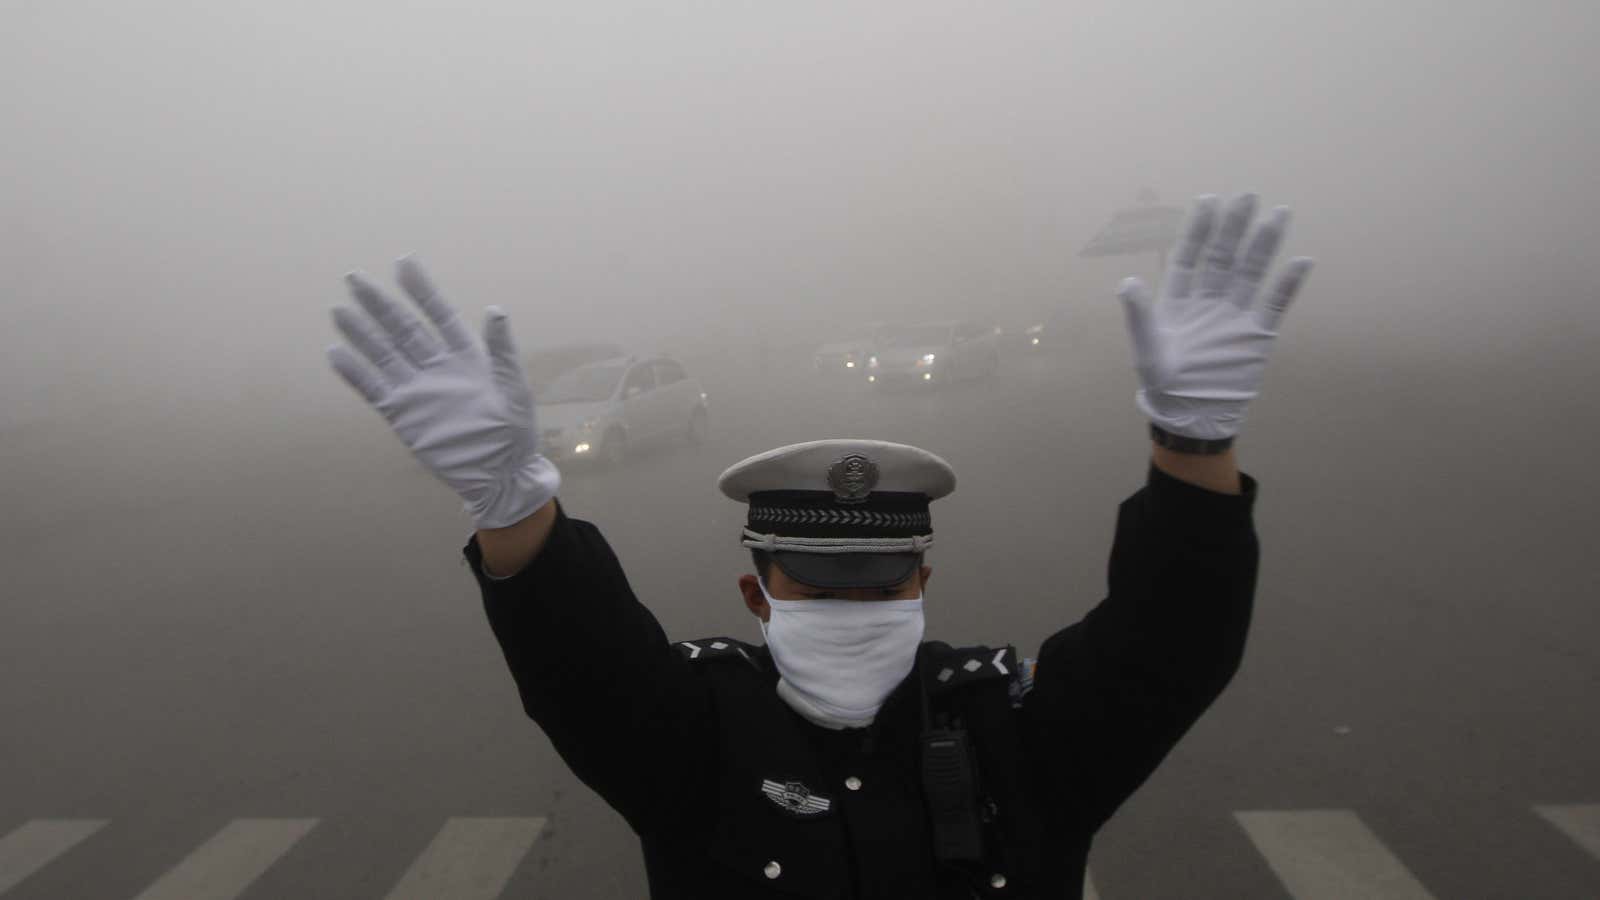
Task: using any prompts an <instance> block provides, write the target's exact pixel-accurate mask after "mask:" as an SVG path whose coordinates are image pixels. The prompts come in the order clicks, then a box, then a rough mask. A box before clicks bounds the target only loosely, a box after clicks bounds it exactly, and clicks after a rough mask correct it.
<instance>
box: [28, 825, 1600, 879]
mask: <svg viewBox="0 0 1600 900" xmlns="http://www.w3.org/2000/svg"><path fill="white" fill-rule="evenodd" d="M1530 812H1531V814H1534V815H1537V816H1538V817H1539V818H1541V819H1543V820H1544V821H1545V822H1547V823H1549V825H1550V826H1551V828H1552V833H1558V834H1560V835H1563V836H1565V838H1566V839H1568V840H1570V841H1571V842H1572V843H1573V844H1575V845H1577V846H1578V847H1580V848H1581V849H1583V850H1584V851H1586V852H1587V853H1588V854H1589V855H1590V856H1591V857H1594V858H1595V859H1596V861H1600V803H1579V804H1565V805H1540V806H1534V807H1532V808H1531V810H1530ZM1233 818H1234V820H1235V822H1237V824H1238V826H1239V827H1240V828H1241V829H1243V831H1244V833H1245V834H1246V835H1247V836H1248V838H1249V840H1250V842H1251V844H1252V845H1253V846H1254V847H1255V849H1256V850H1257V851H1258V852H1259V853H1260V854H1261V856H1262V857H1263V858H1264V859H1265V861H1266V863H1267V865H1268V866H1269V867H1270V868H1271V870H1272V872H1273V873H1274V874H1275V875H1276V876H1277V878H1278V880H1279V881H1280V882H1281V883H1282V885H1283V888H1284V890H1285V891H1286V892H1287V893H1288V895H1289V896H1291V897H1293V898H1294V900H1345V898H1350V897H1361V898H1364V900H1434V895H1433V894H1432V893H1430V892H1429V891H1428V889H1427V888H1426V887H1425V886H1424V885H1423V884H1422V883H1421V881H1419V880H1418V878H1417V877H1416V876H1415V875H1414V874H1413V873H1412V872H1411V871H1410V870H1409V869H1407V868H1406V866H1405V864H1404V863H1403V862H1402V861H1401V860H1400V859H1399V858H1398V857H1396V856H1395V855H1394V854H1393V853H1392V852H1391V851H1390V850H1389V849H1388V848H1387V847H1386V846H1385V845H1384V843H1383V841H1382V839H1381V838H1379V837H1378V835H1377V834H1376V833H1375V832H1373V830H1372V829H1371V828H1369V827H1368V826H1367V825H1366V824H1365V823H1364V822H1363V821H1362V820H1361V818H1360V816H1358V815H1357V814H1356V813H1355V812H1354V811H1352V810H1348V809H1302V810H1241V811H1237V812H1235V813H1234V814H1233ZM108 821H109V820H106V819H34V820H31V821H28V822H25V823H23V824H22V825H20V826H17V827H16V828H14V829H13V830H11V831H10V832H9V833H7V834H5V835H4V836H0V896H3V895H4V894H6V893H7V892H9V891H10V890H11V889H12V888H13V887H16V886H17V885H19V884H21V883H23V882H24V881H26V880H27V879H28V878H29V877H30V876H32V875H34V874H35V873H37V872H39V871H41V870H43V869H45V868H46V867H47V866H50V865H51V864H61V865H67V864H71V862H72V860H71V859H63V857H67V856H68V854H69V853H73V851H75V850H76V851H77V852H78V853H80V854H81V853H87V852H89V851H91V850H92V843H93V837H94V835H95V833H96V832H98V831H99V830H100V829H101V828H103V827H104V826H105V825H106V824H108ZM318 821H319V820H317V819H313V818H295V819H235V820H233V821H231V822H229V823H228V824H226V825H225V826H223V827H222V828H221V829H220V830H219V831H217V832H216V833H215V834H214V835H212V836H211V837H210V838H208V839H207V840H205V841H204V842H203V843H201V845H200V846H199V847H197V848H195V849H194V850H193V851H192V852H190V853H189V854H188V855H187V856H185V857H184V858H183V859H181V860H179V861H177V863H176V864H175V865H173V866H172V868H170V869H169V870H167V871H166V872H165V874H163V875H161V876H160V877H159V878H157V879H156V880H155V881H154V882H153V883H152V884H150V885H149V886H148V887H146V888H145V889H144V890H142V891H140V892H139V893H138V894H137V895H136V896H135V897H134V900H232V898H236V897H238V896H239V895H241V894H242V893H244V891H245V890H246V889H247V888H249V887H250V885H251V884H252V883H253V882H255V880H256V879H257V878H259V877H260V876H261V875H262V874H263V873H265V872H266V871H267V870H268V869H269V868H271V867H272V866H273V865H274V864H275V863H276V862H277V861H278V860H279V859H280V858H281V857H282V856H283V855H284V854H286V853H287V852H288V851H289V850H290V849H291V848H292V847H294V845H295V844H296V843H298V842H299V841H300V840H301V839H302V838H304V837H305V836H306V835H307V834H309V833H310V832H311V831H312V830H313V829H314V828H315V827H316V826H317V824H318ZM545 824H546V820H545V819H543V818H516V817H498V818H451V819H448V820H446V821H445V823H444V825H443V827H441V828H440V829H439V831H438V833H437V834H435V836H434V837H433V840H432V841H431V842H429V844H428V845H427V847H426V848H424V849H423V851H422V852H421V854H419V855H418V856H417V858H416V859H415V860H414V861H413V862H412V863H411V865H410V866H409V867H408V868H407V869H406V870H405V871H404V872H403V873H401V874H400V876H399V878H398V880H397V881H396V882H395V884H394V887H393V888H392V889H391V890H390V891H389V892H388V893H387V894H386V895H385V900H424V898H429V900H432V898H440V897H449V898H451V900H494V898H496V897H499V896H500V894H501V892H502V891H503V890H504V888H505V886H506V884H507V882H509V881H510V879H511V876H512V875H513V873H514V872H515V871H516V869H517V867H518V866H519V865H520V864H521V862H522V860H523V858H524V857H525V856H526V855H527V854H528V852H529V850H530V849H532V847H533V845H534V842H535V841H537V840H538V838H539V835H540V833H541V832H542V831H543V830H544V828H545ZM86 844H87V845H89V846H84V845H86ZM80 847H81V848H82V849H79V848H80ZM73 858H74V859H75V858H77V854H74V856H73ZM1084 897H1085V900H1112V898H1110V897H1109V896H1108V895H1104V894H1102V893H1100V892H1099V891H1098V890H1097V889H1096V887H1095V884H1094V881H1093V877H1092V875H1091V876H1090V877H1089V878H1087V879H1086V880H1085V883H1084Z"/></svg>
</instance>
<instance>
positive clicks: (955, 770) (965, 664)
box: [329, 194, 1310, 900]
mask: <svg viewBox="0 0 1600 900" xmlns="http://www.w3.org/2000/svg"><path fill="white" fill-rule="evenodd" d="M1254 211H1255V197H1254V196H1253V195H1250V194H1245V195H1241V196H1240V197H1238V198H1236V199H1235V200H1234V201H1232V202H1231V203H1229V204H1228V205H1227V207H1226V208H1225V209H1224V208H1222V206H1221V204H1220V202H1219V201H1218V200H1217V198H1215V197H1212V196H1206V197H1202V198H1200V199H1199V200H1198V201H1197V203H1196V207H1195V211H1194V214H1193V215H1192V216H1191V219H1190V222H1189V225H1188V228H1187V230H1186V233H1185V235H1184V236H1183V238H1182V240H1181V242H1180V245H1179V247H1178V250H1177V252H1176V253H1175V255H1174V258H1173V262H1172V265H1171V268H1170V271H1169V273H1168V277H1167V279H1166V282H1165V284H1164V286H1163V292H1162V295H1161V297H1160V299H1159V300H1157V301H1152V300H1151V298H1150V297H1149V295H1148V292H1147V291H1146V290H1145V288H1144V286H1143V285H1142V284H1141V283H1139V282H1138V281H1137V280H1134V279H1130V280H1128V281H1126V282H1124V284H1123V287H1122V290H1121V297H1122V301H1123V306H1124V311H1125V314H1126V318H1127V324H1128V327H1129V331H1130V334H1131V336H1132V340H1133V347H1134V356H1135V361H1136V368H1137V371H1138V374H1139V380H1140V387H1139V390H1138V392H1137V395H1136V402H1137V404H1138V406H1139V409H1140V410H1141V411H1142V412H1143V413H1144V414H1145V416H1146V417H1148V418H1149V420H1150V423H1151V424H1150V429H1151V430H1150V436H1151V438H1152V439H1153V441H1154V446H1153V448H1152V451H1151V453H1152V455H1151V460H1150V465H1149V467H1148V469H1147V475H1146V483H1145V485H1144V486H1143V487H1142V488H1141V489H1139V490H1138V491H1136V492H1135V493H1133V494H1132V495H1131V496H1130V497H1128V498H1127V499H1126V500H1124V501H1123V503H1122V504H1121V507H1120V508H1119V510H1118V516H1117V524H1116V535H1115V540H1114V543H1113V546H1112V551H1111V562H1110V578H1109V591H1108V595H1107V597H1106V598H1105V599H1104V600H1103V601H1102V602H1101V603H1100V604H1099V605H1097V606H1096V607H1095V608H1094V609H1093V610H1091V611H1090V612H1089V613H1088V614H1087V615H1086V616H1084V617H1083V619H1082V620H1081V621H1079V622H1077V623H1075V624H1071V625H1068V626H1067V627H1065V628H1063V629H1061V630H1060V631H1057V632H1056V633H1055V634H1053V635H1050V636H1049V637H1048V638H1047V639H1046V640H1045V641H1044V643H1043V646H1042V647H1041V649H1040V650H1039V653H1038V657H1037V659H1036V660H1020V659H1018V658H1017V655H1016V652H1015V651H1014V649H1013V648H1011V647H960V648H956V647H951V646H948V645H946V644H942V643H937V642H927V641H924V640H923V618H922V599H921V597H922V590H923V586H924V584H925V582H926V581H927V579H928V575H929V571H930V570H929V569H928V568H927V567H926V566H925V565H923V553H924V551H925V550H926V549H927V548H928V547H929V546H931V543H932V524H931V518H930V515H929V502H930V501H932V500H934V499H937V498H939V497H941V496H944V495H946V494H948V493H949V492H950V491H951V490H953V489H954V487H955V476H954V473H953V472H952V471H951V469H950V467H949V465H947V464H946V463H945V462H944V461H943V460H941V459H940V458H939V457H937V456H935V455H933V454H932V453H929V452H927V451H925V450H920V449H918V448H915V447H908V446H905V445H900V444H889V443H885V442H881V441H866V440H843V441H815V442H810V443H804V444H797V445H793V446H788V447H781V448H778V449H776V450H772V451H770V452H768V453H764V454H760V455H757V456H754V457H751V458H750V459H747V460H745V461H743V462H741V463H739V464H737V465H735V466H733V467H732V468H730V469H728V470H727V471H726V472H724V473H723V475H722V478H721V479H720V487H721V489H722V490H723V492H724V493H725V494H727V495H728V496H729V497H731V498H733V499H736V500H739V501H742V502H746V503H748V505H749V506H748V513H747V519H746V525H745V528H744V530H743V532H742V536H741V538H740V540H741V543H742V545H743V546H745V547H747V548H749V549H750V550H751V551H752V555H753V560H754V563H755V568H756V573H755V574H751V575H746V576H744V577H742V578H741V579H740V588H741V591H742V593H743V595H744V600H745V603H746V606H747V607H748V608H749V610H750V611H751V612H752V613H754V614H755V615H756V616H757V617H758V618H759V619H760V620H761V630H762V633H763V635H764V637H765V644H764V645H754V644H747V643H744V642H741V641H738V640H734V639H732V638H729V637H711V638H701V639H696V640H689V641H678V642H672V641H669V640H668V639H667V636H666V634H665V633H664V632H663V630H662V628H661V626H660V625H659V624H658V623H657V621H656V619H655V617H654V616H653V615H651V613H650V611H649V610H648V609H646V608H645V607H644V606H643V605H642V604H640V603H639V601H638V600H637V599H636V598H635V596H634V594H633V590H632V588H631V587H630V586H629V583H628V580H627V578H626V577H625V576H624V574H623V571H622V567H621V565H620V564H619V563H618V562H617V559H616V556H615V555H614V554H613V553H612V551H611V548H610V547H609V546H608V545H607V544H606V541H605V539H604V538H603V537H601V535H600V532H599V531H598V530H597V529H596V528H595V526H594V525H592V524H590V523H588V522H585V521H582V520H580V519H575V518H569V517H568V516H567V511H566V510H565V508H564V507H563V506H562V505H561V504H560V502H559V501H558V500H556V499H555V497H556V493H557V490H558V488H559V485H560V476H559V473H558V472H557V471H556V469H555V467H554V466H552V465H551V464H550V462H549V461H548V460H547V459H545V457H543V456H542V455H540V454H539V453H538V441H537V434H538V432H537V430H536V428H535V424H534V412H535V411H534V407H533V400H532V397H531V394H530V392H529V390H528V386H527V383H526V380H525V379H524V377H523V375H522V371H521V369H520V366H519V364H518V362H517V354H516V349H515V347H514V345H513V343H512V341H511V334H510V329H509V325H508V323H507V320H506V317H505V315H504V314H503V313H502V312H501V311H499V310H498V309H496V308H494V307H491V308H490V310H489V317H488V321H487V325H486V327H485V334H484V342H483V344H482V345H480V344H479V343H478V341H477V340H476V339H475V338H474V337H473V336H472V335H471V334H470V333H469V332H468V331H467V330H466V328H465V327H464V326H463V325H462V323H461V321H460V319H459V318H458V317H457V315H456V313H455V311H454V309H453V308H452V307H451V306H450V305H449V304H447V303H446V302H445V301H444V300H443V298H442V297H441V296H440V295H439V293H438V291H437V290H436V289H435V287H434V286H433V284H432V283H431V282H430V281H429V279H428V278H427V276H426V275H425V274H424V273H423V271H422V269H421V268H420V266H419V265H418V264H417V263H416V261H415V260H414V259H404V260H401V262H400V264H399V280H400V283H401V285H402V286H403V287H404V289H405V291H406V292H407V293H408V294H409V295H410V296H411V298H412V299H413V300H414V301H415V303H416V304H417V306H418V307H419V308H420V309H421V311H422V312H423V313H424V314H425V316H426V317H427V319H428V320H429V321H430V322H431V323H432V324H433V326H434V328H435V329H437V334H435V332H434V331H432V330H430V329H429V328H428V327H426V326H425V325H424V324H423V323H422V321H421V320H419V319H418V318H416V317H415V316H414V315H412V314H411V313H409V312H408V311H406V310H405V309H404V308H403V307H402V306H401V305H400V304H398V303H397V302H395V301H394V300H392V299H390V298H389V297H388V296H387V295H386V294H385V293H384V291H383V290H382V289H381V288H380V287H378V286H377V285H376V284H375V283H373V282H372V281H370V280H368V279H367V278H365V277H363V276H361V275H358V274H353V275H351V276H350V277H349V284H350V288H351V292H352V294H353V295H354V297H355V299H356V300H357V302H358V303H359V304H360V305H361V306H362V307H363V309H364V310H365V311H366V313H367V314H368V316H362V315H361V314H359V313H356V312H355V311H353V310H350V309H347V308H339V309H336V310H335V311H334V318H335V323H336V325H337V327H338V328H339V330H340V331H341V332H342V333H343V334H344V336H345V338H346V339H347V341H348V343H349V346H343V345H336V346H334V347H331V348H330V349H329V358H330V361H331V363H332V365H333V367H334V368H335V369H336V370H337V371H338V372H339V374H340V375H342V376H343V377H344V378H345V380H346V381H348V382H349V383H350V384H351V385H352V386H353V387H354V388H355V389H356V390H357V391H358V392H359V393H360V394H361V395H362V396H363V397H364V398H365V399H366V400H367V401H368V402H369V403H370V404H372V405H373V406H374V407H375V408H376V409H377V410H378V411H379V412H380V413H381V414H382V415H383V416H384V417H385V418H386V419H387V420H388V421H389V423H390V424H391V426H392V427H393V428H394V430H395V432H396V434H397V435H398V436H399V437H400V438H401V440H402V441H403V442H405V444H406V445H407V447H409V448H410V449H411V450H412V452H413V453H414V454H415V455H416V456H417V457H418V459H420V460H421V461H422V462H423V463H424V465H426V466H427V467H428V468H429V469H430V470H431V471H433V472H434V473H435V474H436V475H437V476H438V477H439V478H440V479H441V480H443V481H445V482H446V483H447V484H449V485H450V486H451V487H453V488H454V489H455V490H456V491H457V493H458V494H459V495H460V496H461V497H462V499H463V501H464V504H465V508H466V510H467V512H468V514H469V515H470V516H471V517H472V518H473V520H474V522H475V524H476V525H477V531H476V533H475V534H474V535H473V536H472V538H471V539H470V540H469V541H468V543H467V544H466V546H465V548H464V554H465V558H466V560H467V562H468V563H469V564H470V566H471V569H472V572H473V575H474V577H475V578H476V580H477V582H478V584H479V586H480V588H481V590H482V594H483V601H484V606H485V609H486V610H487V613H488V617H489V622H490V625H491V627H492V629H493V631H494V634H495V636H496V638H497V640H498V641H499V643H500V646H501V648H502V650H503V651H504V653H505V658H506V662H507V663H508V665H509V667H510V670H511V674H512V676H513V677H514V678H515V680H516V684H517V688H518V691H519V693H520V695H521V698H522V703H523V707H524V709H525V710H526V712H527V714H528V715H529V716H530V717H532V718H533V719H534V721H536V722H537V723H538V724H539V726H540V727H541V728H542V729H544V731H545V733H546V734H547V735H548V736H549V738H550V740H551V743H552V744H553V745H554V746H555V748H556V750H557V751H558V752H559V753H560V754H561V756H562V758H563V759H564V760H566V762H567V763H568V765H570V766H571V767H572V769H573V771H574V772H575V773H576V774H577V776H578V777H579V778H580V779H582V780H583V781H584V783H586V784H587V785H589V786H590V787H592V788H593V789H594V790H595V791H597V792H598V793H599V794H600V795H601V796H602V797H603V798H604V799H605V800H606V801H607V802H608V803H610V804H611V805H612V806H613V807H614V808H615V809H617V810H618V811H619V812H620V813H621V814H622V815H623V816H624V817H625V818H626V820H627V821H628V823H629V824H630V825H631V826H632V827H633V829H634V830H635V831H636V832H637V833H638V835H639V837H640V840H641V844H642V847H643V850H644V856H645V867H646V871H647V874H648V878H649V882H650V890H651V896H652V897H655V898H658V900H660V898H691V897H692V898H697V900H699V898H714V897H728V898H741V900H749V898H763V897H771V898H784V897H787V898H794V897H814V898H860V900H880V898H894V900H900V898H940V900H947V898H948V900H953V898H971V897H1029V898H1037V897H1051V898H1057V897H1077V896H1079V895H1080V891H1081V885H1082V882H1083V875H1084V870H1085V865H1086V859H1087V855H1088V850H1089V845H1090V841H1091V839H1092V837H1093V835H1094V833H1095V831H1096V830H1097V829H1098V828H1099V827H1100V826H1101V824H1102V823H1104V822H1105V821H1106V820H1107V818H1109V817H1110V815H1111V814H1112V812H1113V811H1114V810H1115V809H1116V808H1117V807H1118V805H1120V804H1121V803H1122V801H1123V800H1124V799H1126V798H1127V797H1128V795H1129V794H1130V793H1131V792H1132V791H1133V790H1134V789H1135V788H1137V787H1138V786H1139V784H1141V783H1142V782H1143V781H1144V780H1145V779H1146V778H1147V777H1148V776H1149V775H1150V773H1151V772H1152V771H1153V770H1154V769H1155V767H1156V766H1157V764H1158V763H1159V762H1160V761H1161V760H1162V759H1163V758H1164V757H1165V756H1166V754H1167V753H1168V751H1169V750H1170V749H1171V748H1172V747H1173V745H1174V744H1175V743H1176V742H1177V741H1178V739H1179V738H1180V737H1181V736H1182V735H1183V734H1184V732H1185V731H1187V730H1188V728H1189V727H1190V725H1192V724H1193V723H1194V721H1195V720H1196V719H1197V718H1198V717H1199V716H1200V714H1201V713H1202V712H1203V711H1204V710H1205V709H1206V707H1207V706H1209V705H1210V703H1211V702H1212V701H1213V700H1214V699H1215V698H1216V697H1217V696H1218V694H1219V693H1220V692H1221V691H1222V689H1223V687H1224V686H1225V685H1226V684H1227V683H1228V681H1229V680H1230V679H1231V677H1232V675H1233V673H1234V671H1235V670H1236V668H1237V667H1238V664H1239V660H1240V657H1241V654H1242V652H1243V647H1244V641H1245V633H1246V630H1247V627H1248V623H1249V618H1250V609H1251V603H1252V597H1253V594H1254V589H1255V579H1256V568H1257V558H1258V545H1257V541H1256V534H1255V531H1254V526H1253V521H1252V517H1251V509H1252V506H1253V503H1254V500H1255V495H1256V482H1255V479H1253V478H1251V477H1250V476H1249V475H1245V474H1242V473H1240V472H1239V471H1238V469H1237V466H1236V463H1235V461H1234V457H1233V451H1232V447H1231V443H1232V441H1233V438H1234V436H1235V435H1236V434H1237V432H1238V429H1239V427H1240V425H1241V424H1242V423H1243V420H1244V413H1245V407H1246V405H1247V404H1248V403H1249V401H1250V400H1251V399H1253V398H1254V397H1255V396H1256V394H1257V393H1258V390H1259V387H1260V383H1261V376H1262V370H1263V368H1264V365H1265V362H1266V358H1267V353H1268V351H1269V349H1270V347H1271V345H1272V343H1273V340H1274V338H1275V337H1276V336H1277V326H1278V323H1279V320H1280V318H1281V316H1282V314H1283V312H1284V310H1285V308H1286V307H1287V306H1288V305H1289V302H1290V300H1291V299H1292V298H1293V297H1294V295H1295V293H1296V291H1297V290H1298V288H1299V286H1300V284H1301V283H1302V282H1303V280H1304V278H1305V276H1306V274H1307V272H1308V271H1309V269H1310V261H1309V260H1306V259H1296V260H1293V261H1291V262H1290V263H1289V264H1288V265H1287V266H1286V267H1285V269H1284V271H1283V273H1282V274H1281V276H1280V277H1279V278H1278V279H1277V280H1276V281H1275V282H1274V283H1273V284H1272V286H1271V287H1270V288H1269V289H1268V290H1267V291H1266V292H1265V295H1264V296H1258V293H1260V291H1259V286H1260V283H1261V281H1262V279H1263V276H1264V274H1265V273H1266V271H1267V269H1268V267H1269V264H1270V261H1271V259H1272V257H1273V255H1274V253H1275V252H1276V249H1277V246H1278V244H1279V242H1280V241H1281V239H1282V236H1283V233H1284V230H1285V228H1286V227H1287V222H1288V210H1287V209H1284V208H1282V207H1280V208H1278V209H1277V210H1274V211H1273V212H1272V213H1271V214H1270V215H1269V216H1267V217H1265V219H1264V220H1263V221H1262V222H1261V223H1260V224H1259V225H1258V226H1257V227H1256V228H1254V229H1253V230H1251V229H1250V228H1249V226H1250V222H1251V220H1252V219H1253V218H1254ZM1247 231H1248V232H1249V236H1248V240H1246V233H1247ZM369 317H370V318H369ZM357 353H359V354H360V356H359V357H358V356H357ZM362 357H364V361H363V359H362ZM369 364H370V366H369ZM598 647H604V648H605V649H606V652H605V653H603V654H602V653H597V652H596V648H598Z"/></svg>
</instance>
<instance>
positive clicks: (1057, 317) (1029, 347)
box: [1022, 306, 1071, 354]
mask: <svg viewBox="0 0 1600 900" xmlns="http://www.w3.org/2000/svg"><path fill="white" fill-rule="evenodd" d="M1070 328H1071V318H1070V314H1069V312H1068V310H1067V308H1066V307H1065V306H1058V307H1056V308H1055V309H1053V310H1051V311H1050V314H1049V315H1047V316H1046V317H1045V318H1044V321H1042V322H1038V323H1036V324H1033V325H1030V326H1028V327H1027V328H1026V329H1024V330H1023V332H1022V336H1023V342H1022V349H1024V350H1026V351H1028V352H1030V353H1038V354H1045V353H1055V352H1057V351H1060V350H1064V349H1066V347H1067V344H1068V343H1069V340H1070V338H1071V330H1070Z"/></svg>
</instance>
